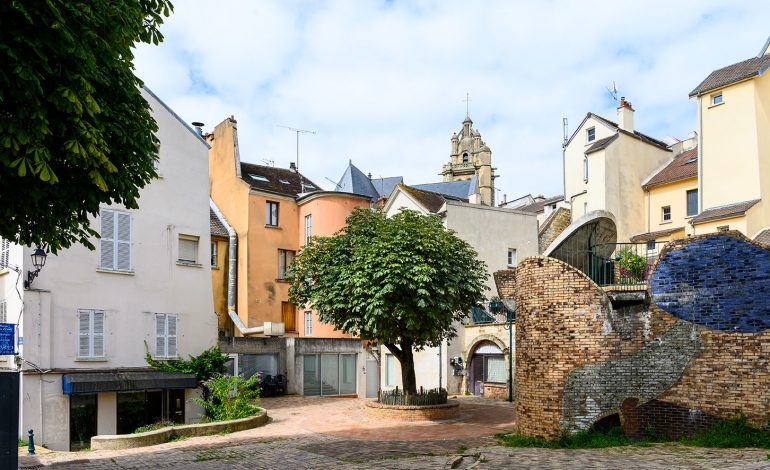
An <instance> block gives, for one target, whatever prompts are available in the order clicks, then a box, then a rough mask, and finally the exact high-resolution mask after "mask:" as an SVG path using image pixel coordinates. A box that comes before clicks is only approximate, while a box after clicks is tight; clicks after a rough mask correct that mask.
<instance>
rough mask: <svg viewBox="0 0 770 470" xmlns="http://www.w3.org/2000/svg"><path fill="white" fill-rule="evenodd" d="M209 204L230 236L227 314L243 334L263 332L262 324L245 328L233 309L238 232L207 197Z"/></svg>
mask: <svg viewBox="0 0 770 470" xmlns="http://www.w3.org/2000/svg"><path fill="white" fill-rule="evenodd" d="M209 206H210V207H211V210H212V211H214V214H215V215H216V216H217V219H219V221H220V222H222V225H224V226H225V228H226V229H227V234H228V235H229V237H230V240H229V242H228V250H229V256H230V259H229V261H228V266H227V315H228V316H229V317H230V319H231V320H232V321H233V323H234V324H235V326H236V327H237V328H238V331H240V332H241V334H242V335H243V336H247V335H251V334H255V333H264V332H265V327H264V326H257V327H254V328H246V325H244V324H243V321H241V317H239V316H238V313H237V312H236V311H235V277H236V270H237V269H238V263H237V260H236V254H237V248H238V234H237V233H236V232H235V229H234V228H232V227H231V226H230V224H228V223H227V220H225V217H224V216H223V215H222V213H221V212H220V211H219V208H218V207H217V205H216V204H214V200H213V199H209Z"/></svg>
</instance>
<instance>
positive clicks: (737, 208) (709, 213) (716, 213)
mask: <svg viewBox="0 0 770 470" xmlns="http://www.w3.org/2000/svg"><path fill="white" fill-rule="evenodd" d="M759 201H761V199H752V200H751V201H742V202H736V203H734V204H727V205H724V206H719V207H712V208H711V209H706V210H705V211H703V212H701V213H700V214H698V215H697V216H696V217H695V218H693V219H692V220H691V221H690V223H691V224H693V225H695V224H700V223H703V222H708V221H709V220H719V219H727V218H730V217H735V216H738V215H742V214H743V213H744V212H746V211H747V210H749V209H751V208H752V207H754V205H755V204H756V203H758V202H759Z"/></svg>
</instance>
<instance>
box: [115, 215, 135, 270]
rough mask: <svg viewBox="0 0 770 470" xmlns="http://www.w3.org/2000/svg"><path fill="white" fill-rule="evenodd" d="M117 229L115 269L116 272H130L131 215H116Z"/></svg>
mask: <svg viewBox="0 0 770 470" xmlns="http://www.w3.org/2000/svg"><path fill="white" fill-rule="evenodd" d="M116 217H117V220H116V224H115V225H116V228H117V234H118V236H117V240H116V248H117V257H116V260H115V263H116V266H115V269H117V270H118V271H131V214H130V213H128V212H118V213H116Z"/></svg>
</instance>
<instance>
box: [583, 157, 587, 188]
mask: <svg viewBox="0 0 770 470" xmlns="http://www.w3.org/2000/svg"><path fill="white" fill-rule="evenodd" d="M583 181H585V182H588V157H587V156H586V157H583Z"/></svg>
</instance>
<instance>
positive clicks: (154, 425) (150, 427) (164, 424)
mask: <svg viewBox="0 0 770 470" xmlns="http://www.w3.org/2000/svg"><path fill="white" fill-rule="evenodd" d="M175 425H176V423H174V422H173V421H158V422H157V423H152V424H147V425H145V426H140V427H138V428H136V429H134V432H133V434H139V433H142V432H148V431H155V430H157V429H160V428H167V427H171V426H175Z"/></svg>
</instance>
